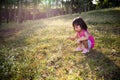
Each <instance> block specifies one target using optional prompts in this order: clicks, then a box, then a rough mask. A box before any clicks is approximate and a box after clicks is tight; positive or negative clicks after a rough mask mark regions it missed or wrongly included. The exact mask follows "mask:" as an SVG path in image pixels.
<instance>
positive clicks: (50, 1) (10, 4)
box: [0, 0, 120, 24]
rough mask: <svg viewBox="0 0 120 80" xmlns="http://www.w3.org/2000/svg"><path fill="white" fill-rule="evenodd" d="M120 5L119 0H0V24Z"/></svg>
mask: <svg viewBox="0 0 120 80" xmlns="http://www.w3.org/2000/svg"><path fill="white" fill-rule="evenodd" d="M117 6H120V0H1V1H0V24H1V23H9V22H11V21H14V22H17V23H22V22H23V21H26V20H36V19H41V18H48V17H53V16H58V15H65V14H73V13H81V12H87V11H90V10H95V9H103V8H111V7H117Z"/></svg>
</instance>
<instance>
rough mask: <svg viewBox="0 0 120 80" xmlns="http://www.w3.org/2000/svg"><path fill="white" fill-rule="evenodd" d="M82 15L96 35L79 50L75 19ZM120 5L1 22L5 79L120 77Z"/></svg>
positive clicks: (0, 77)
mask: <svg viewBox="0 0 120 80" xmlns="http://www.w3.org/2000/svg"><path fill="white" fill-rule="evenodd" d="M78 16H80V17H82V18H83V19H84V20H85V22H86V23H87V25H88V30H89V31H90V33H91V34H92V35H94V37H95V41H96V43H95V47H94V49H93V50H91V52H89V53H88V54H82V53H81V52H75V48H76V46H77V45H76V42H75V41H70V40H66V38H67V37H68V36H73V35H74V34H75V32H74V30H73V27H72V20H73V19H74V18H75V17H78ZM119 34H120V8H111V9H102V10H95V11H89V12H86V13H84V12H83V13H82V14H72V15H64V16H58V17H53V18H48V19H41V20H35V21H26V22H24V23H22V24H17V23H9V24H2V26H1V27H0V80H120V36H119Z"/></svg>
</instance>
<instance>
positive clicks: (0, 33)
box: [0, 27, 23, 43]
mask: <svg viewBox="0 0 120 80" xmlns="http://www.w3.org/2000/svg"><path fill="white" fill-rule="evenodd" d="M22 29H23V27H19V28H18V27H17V28H10V29H5V30H0V43H1V42H4V39H5V38H9V37H11V36H13V35H15V33H17V32H19V31H21V30H22Z"/></svg>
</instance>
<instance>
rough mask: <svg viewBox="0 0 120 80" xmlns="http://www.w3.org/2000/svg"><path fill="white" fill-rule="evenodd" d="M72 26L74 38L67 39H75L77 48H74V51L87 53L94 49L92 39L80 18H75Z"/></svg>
mask: <svg viewBox="0 0 120 80" xmlns="http://www.w3.org/2000/svg"><path fill="white" fill-rule="evenodd" d="M72 25H73V28H74V30H75V31H76V35H75V36H74V37H68V39H70V40H75V39H77V44H78V47H77V48H76V51H82V53H87V52H89V50H90V49H92V48H93V47H94V38H93V36H92V35H91V34H90V33H89V32H88V31H87V25H86V24H85V22H84V21H83V19H82V18H80V17H77V18H75V19H74V20H73V23H72Z"/></svg>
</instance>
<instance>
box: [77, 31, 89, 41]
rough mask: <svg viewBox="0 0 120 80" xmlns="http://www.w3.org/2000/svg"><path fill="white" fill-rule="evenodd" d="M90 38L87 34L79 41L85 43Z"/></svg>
mask: <svg viewBox="0 0 120 80" xmlns="http://www.w3.org/2000/svg"><path fill="white" fill-rule="evenodd" d="M88 38H89V34H88V33H87V32H85V36H84V37H81V38H79V39H78V41H84V40H88Z"/></svg>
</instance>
